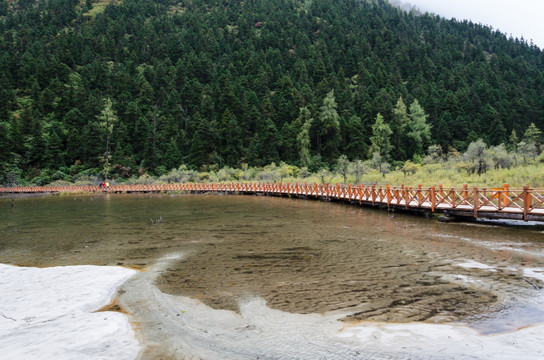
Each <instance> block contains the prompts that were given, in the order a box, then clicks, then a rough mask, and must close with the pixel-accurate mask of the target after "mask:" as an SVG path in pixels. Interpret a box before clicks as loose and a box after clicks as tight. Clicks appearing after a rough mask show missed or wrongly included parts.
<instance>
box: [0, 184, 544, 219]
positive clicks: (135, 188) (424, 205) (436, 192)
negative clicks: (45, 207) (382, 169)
mask: <svg viewBox="0 0 544 360" xmlns="http://www.w3.org/2000/svg"><path fill="white" fill-rule="evenodd" d="M166 191H185V192H187V191H189V192H228V193H241V194H268V195H278V196H298V197H307V198H321V199H328V200H339V201H346V202H353V203H357V202H358V203H359V204H361V205H363V204H364V205H372V206H387V207H389V208H393V209H401V210H406V211H428V212H441V213H446V214H448V215H452V216H463V217H467V216H470V217H474V218H479V217H484V218H495V219H497V218H499V219H500V218H502V219H523V220H525V221H528V220H534V221H543V222H544V189H531V188H529V187H527V186H526V187H524V188H523V189H510V188H509V187H508V185H504V186H503V187H502V188H481V189H480V188H478V187H473V188H469V187H468V186H466V185H465V186H463V187H462V188H449V189H446V188H444V187H442V186H438V187H436V186H432V187H428V188H423V187H422V186H421V185H420V186H417V187H406V186H404V185H402V186H400V187H390V186H388V185H387V186H380V187H377V186H375V185H370V186H368V185H357V186H356V185H340V184H336V185H331V184H306V183H304V184H299V183H295V184H290V183H285V184H281V183H222V184H163V185H113V186H109V187H107V188H103V187H99V186H61V187H58V186H57V187H55V186H34V187H9V188H0V194H24V193H47V192H113V193H134V192H166Z"/></svg>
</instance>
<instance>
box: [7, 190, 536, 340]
mask: <svg viewBox="0 0 544 360" xmlns="http://www.w3.org/2000/svg"><path fill="white" fill-rule="evenodd" d="M174 253H176V254H177V253H183V254H184V256H183V257H182V258H181V259H179V260H176V261H173V262H171V264H170V265H169V266H168V267H167V268H166V270H164V271H163V273H162V275H161V276H160V277H159V278H158V279H157V283H156V285H157V287H158V288H159V289H160V290H162V291H163V292H165V293H169V294H176V295H185V296H188V297H192V298H195V299H198V300H200V301H202V302H203V303H205V304H207V305H209V306H211V307H213V308H216V309H228V310H235V311H238V310H239V306H240V303H242V302H243V301H244V300H245V299H248V298H252V297H259V298H263V299H264V300H265V301H266V303H267V306H269V307H271V308H274V309H278V310H282V311H286V312H290V313H301V314H307V313H324V312H338V313H340V314H342V317H343V321H347V322H355V321H362V320H372V321H385V322H401V323H402V322H405V323H406V322H414V321H424V322H450V321H463V322H468V323H470V324H472V326H474V327H476V328H478V329H480V330H481V331H482V332H500V331H508V330H511V329H515V328H519V327H522V326H526V325H530V324H533V323H537V322H542V321H544V308H543V307H542V306H541V305H542V293H543V292H544V290H543V289H541V288H542V287H543V286H544V283H543V282H542V281H541V280H539V279H538V278H534V277H528V276H527V275H526V274H524V271H525V270H526V269H533V271H536V273H539V271H541V269H543V268H544V232H543V231H542V230H541V229H538V228H535V229H525V228H506V227H499V226H491V225H481V224H464V223H438V222H436V221H435V220H432V219H425V218H421V217H417V216H411V215H405V214H392V213H388V212H387V211H383V210H376V209H368V208H361V207H357V206H349V205H345V204H338V203H327V202H319V201H306V200H299V199H287V198H275V197H262V196H219V195H169V194H162V195H157V194H146V195H103V194H100V195H93V196H73V195H62V196H45V197H36V196H34V197H27V198H16V199H15V202H14V206H13V207H12V201H11V198H0V262H1V263H9V264H15V265H24V266H57V265H74V264H95V265H122V266H129V267H136V268H142V269H145V268H146V267H149V266H151V265H152V264H154V262H155V261H157V260H158V259H160V258H162V257H164V256H168V254H174ZM543 276H544V273H543Z"/></svg>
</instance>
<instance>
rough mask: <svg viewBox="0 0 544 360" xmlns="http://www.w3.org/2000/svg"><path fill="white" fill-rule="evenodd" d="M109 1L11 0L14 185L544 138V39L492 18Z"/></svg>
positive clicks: (5, 162)
mask: <svg viewBox="0 0 544 360" xmlns="http://www.w3.org/2000/svg"><path fill="white" fill-rule="evenodd" d="M104 4H105V3H104V2H103V1H99V2H94V1H93V0H91V1H87V2H82V1H79V0H44V1H37V0H36V1H34V0H28V1H27V0H25V1H22V0H14V1H12V0H9V1H8V0H0V104H1V106H0V141H1V143H0V181H1V182H3V183H6V182H8V180H9V179H12V178H13V177H15V178H17V179H19V180H23V179H26V180H27V181H34V182H39V181H46V180H51V179H54V178H55V177H56V178H64V177H73V176H76V175H77V174H79V173H85V172H92V171H95V172H96V173H101V172H102V171H103V167H104V164H103V162H104V160H107V162H108V164H107V167H108V168H111V173H112V174H113V176H120V177H128V176H131V175H135V174H142V173H146V172H147V173H150V174H153V175H161V174H164V173H166V172H167V171H168V170H170V169H171V168H172V167H177V166H179V164H180V163H185V164H187V165H189V166H191V167H192V168H194V169H202V168H203V167H207V166H219V167H221V166H224V165H228V166H240V165H241V164H249V165H251V166H256V165H257V166H263V165H265V164H267V163H270V162H272V161H284V162H286V163H288V164H293V165H299V166H309V165H312V164H313V166H319V164H328V165H331V164H333V163H335V162H336V161H337V159H338V158H339V156H340V155H341V154H345V155H347V156H348V158H349V159H351V160H353V159H363V158H369V157H370V158H372V157H373V154H374V152H376V151H378V152H380V154H381V156H384V157H388V158H391V159H392V160H395V161H405V160H408V159H412V158H413V157H414V156H415V155H417V156H421V155H423V154H424V149H426V147H427V146H429V145H431V144H440V145H441V146H442V148H443V149H448V148H450V147H451V148H455V149H457V150H459V151H464V150H466V149H467V147H468V145H469V144H470V143H471V142H473V141H475V140H477V139H482V141H483V142H484V143H485V144H488V145H498V144H500V143H502V142H505V141H507V140H508V137H509V136H510V135H511V134H518V135H516V136H519V135H521V134H523V135H524V136H523V140H524V141H523V142H524V144H525V145H524V146H526V147H527V146H529V147H530V146H532V145H531V144H534V143H535V142H536V143H537V144H538V143H540V142H541V140H542V132H541V130H542V129H544V53H543V52H542V50H541V49H539V48H538V47H537V46H535V45H533V44H528V43H526V42H525V41H524V40H519V39H513V38H508V37H507V36H506V35H505V34H502V33H500V32H498V31H496V30H493V29H492V28H490V27H487V26H482V25H480V24H474V23H471V22H469V21H456V20H446V19H443V18H441V17H439V16H436V15H432V14H418V13H415V12H414V11H412V12H406V11H403V10H400V9H399V8H397V7H394V6H392V5H391V4H390V3H389V2H387V1H385V0H373V1H370V0H368V1H367V0H345V1H334V0H312V1H299V0H267V1H255V0H246V1H228V2H225V1H219V0H191V1H187V0H124V1H114V2H111V3H108V5H107V6H104ZM107 99H110V100H111V106H110V105H109V103H108V102H107V101H108V100H107ZM104 104H107V108H108V112H109V113H111V114H113V115H112V116H114V119H115V126H113V127H111V124H109V123H108V124H107V125H106V127H105V128H104V127H103V125H102V124H103V123H104V118H103V116H105V115H104V111H105V110H106V108H105V105H104ZM408 104H410V105H408ZM407 107H408V110H406V109H407ZM303 109H304V110H303ZM101 114H102V115H101ZM379 114H380V115H379ZM378 115H379V116H380V117H381V119H380V123H379V124H380V126H381V127H382V130H384V129H385V127H388V128H389V131H390V132H391V133H390V134H389V135H387V137H388V140H387V142H382V143H380V144H381V145H378V142H377V141H378V138H376V136H377V134H376V133H375V131H377V130H378V129H377V128H376V124H375V123H377V122H378ZM112 119H113V118H112ZM312 119H314V120H312ZM373 125H374V126H373ZM104 130H106V131H105V132H104ZM386 133H387V131H385V132H382V135H381V136H382V137H383V136H385V135H384V134H386ZM382 140H383V139H382ZM380 141H381V140H380ZM516 143H517V141H516ZM376 146H379V147H380V148H379V149H376ZM516 146H517V145H516ZM104 150H105V153H104ZM104 156H106V157H104ZM109 156H111V163H110V160H109ZM46 170H47V171H46ZM46 174H48V175H47V179H46ZM51 174H53V175H51Z"/></svg>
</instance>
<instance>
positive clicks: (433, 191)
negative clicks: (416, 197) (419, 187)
mask: <svg viewBox="0 0 544 360" xmlns="http://www.w3.org/2000/svg"><path fill="white" fill-rule="evenodd" d="M435 190H436V187H434V186H431V193H430V195H429V196H430V197H431V212H434V209H435V208H436V192H435Z"/></svg>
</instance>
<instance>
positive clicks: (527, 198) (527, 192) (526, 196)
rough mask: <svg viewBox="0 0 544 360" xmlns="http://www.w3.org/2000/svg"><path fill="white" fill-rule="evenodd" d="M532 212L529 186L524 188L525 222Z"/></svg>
mask: <svg viewBox="0 0 544 360" xmlns="http://www.w3.org/2000/svg"><path fill="white" fill-rule="evenodd" d="M530 211H531V190H530V189H529V187H528V186H524V187H523V221H527V214H529V212H530Z"/></svg>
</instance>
